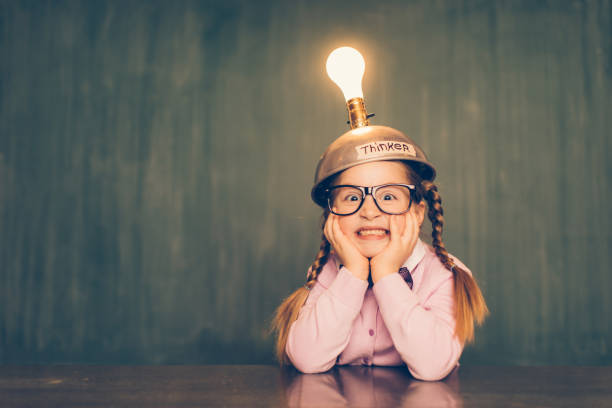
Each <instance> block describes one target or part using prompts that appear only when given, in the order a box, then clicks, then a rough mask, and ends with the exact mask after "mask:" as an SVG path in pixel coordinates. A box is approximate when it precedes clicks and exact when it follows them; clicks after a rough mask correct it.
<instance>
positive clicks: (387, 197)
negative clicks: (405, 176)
mask: <svg viewBox="0 0 612 408" xmlns="http://www.w3.org/2000/svg"><path fill="white" fill-rule="evenodd" d="M382 199H383V201H391V200H395V199H396V197H395V196H394V195H393V194H384V195H383V196H382Z"/></svg>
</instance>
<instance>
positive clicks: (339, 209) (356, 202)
mask: <svg viewBox="0 0 612 408" xmlns="http://www.w3.org/2000/svg"><path fill="white" fill-rule="evenodd" d="M373 197H374V200H375V201H376V204H378V207H379V208H380V209H381V210H382V211H384V212H386V213H389V214H400V213H403V212H406V211H408V209H409V208H410V188H408V187H406V186H400V185H390V186H382V187H379V188H378V189H376V191H375V192H374V194H373ZM362 201H363V192H362V191H361V190H360V189H358V188H355V187H350V186H342V187H334V188H332V189H331V192H330V196H329V204H330V209H331V210H332V211H333V212H334V213H336V214H339V215H348V214H351V213H353V212H355V211H357V209H358V208H359V206H360V205H361V202H362Z"/></svg>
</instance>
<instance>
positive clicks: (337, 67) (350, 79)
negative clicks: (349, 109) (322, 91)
mask: <svg viewBox="0 0 612 408" xmlns="http://www.w3.org/2000/svg"><path fill="white" fill-rule="evenodd" d="M325 67H326V68H327V75H329V77H330V78H331V80H332V81H334V82H335V83H336V85H338V87H340V89H341V90H342V93H343V94H344V99H345V100H346V101H349V100H350V99H352V98H363V91H362V90H361V79H362V78H363V73H364V72H365V61H364V60H363V57H362V56H361V54H360V53H359V51H357V50H356V49H354V48H351V47H340V48H336V49H335V50H333V51H332V52H331V54H329V57H327V63H326V64H325Z"/></svg>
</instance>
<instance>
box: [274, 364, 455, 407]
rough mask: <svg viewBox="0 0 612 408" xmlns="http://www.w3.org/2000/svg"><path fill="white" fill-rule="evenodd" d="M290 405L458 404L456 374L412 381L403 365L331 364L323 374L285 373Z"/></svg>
mask: <svg viewBox="0 0 612 408" xmlns="http://www.w3.org/2000/svg"><path fill="white" fill-rule="evenodd" d="M283 378H284V382H285V383H286V385H285V392H286V396H287V403H288V405H289V406H290V407H323V406H325V407H423V406H428V407H460V406H463V403H462V399H461V396H460V395H459V377H458V374H457V370H455V371H453V373H451V375H449V376H448V377H447V378H446V379H445V380H444V381H438V382H425V381H419V380H415V379H414V378H412V377H411V376H410V375H409V374H408V370H407V369H406V368H405V367H364V366H343V367H334V368H333V369H332V370H331V371H328V372H326V373H322V374H300V373H297V372H295V371H293V372H292V371H291V370H287V371H286V372H285V375H284V377H283Z"/></svg>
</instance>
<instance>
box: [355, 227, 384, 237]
mask: <svg viewBox="0 0 612 408" xmlns="http://www.w3.org/2000/svg"><path fill="white" fill-rule="evenodd" d="M387 234H389V231H388V230H386V229H382V228H377V229H374V228H367V229H360V230H358V231H357V235H358V236H360V237H381V238H382V237H384V236H386V235H387Z"/></svg>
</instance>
